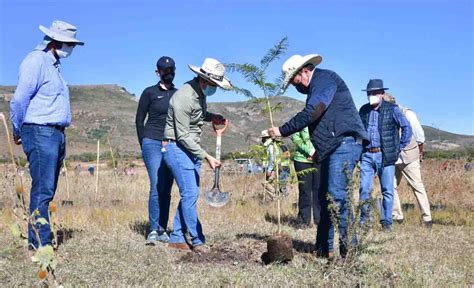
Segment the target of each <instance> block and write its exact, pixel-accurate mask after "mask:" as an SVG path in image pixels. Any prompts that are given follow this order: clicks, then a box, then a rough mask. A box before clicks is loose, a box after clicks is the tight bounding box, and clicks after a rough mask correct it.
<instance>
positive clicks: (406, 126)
mask: <svg viewBox="0 0 474 288" xmlns="http://www.w3.org/2000/svg"><path fill="white" fill-rule="evenodd" d="M393 119H394V120H395V123H396V124H397V126H398V127H400V129H401V130H402V135H401V137H400V150H402V149H403V148H404V147H405V146H406V145H408V143H410V140H411V127H410V123H409V122H408V120H407V118H406V117H405V116H404V115H403V114H402V111H401V110H400V108H398V107H395V108H394V110H393ZM408 130H410V133H409V132H408ZM367 133H368V134H369V138H370V139H369V140H370V143H369V144H368V145H367V146H366V148H379V147H380V134H379V111H378V110H375V109H373V110H372V111H371V112H370V115H369V126H368V127H367Z"/></svg>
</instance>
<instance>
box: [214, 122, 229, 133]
mask: <svg viewBox="0 0 474 288" xmlns="http://www.w3.org/2000/svg"><path fill="white" fill-rule="evenodd" d="M228 124H229V121H228V120H227V119H226V120H225V121H224V127H222V128H220V129H218V128H217V126H218V125H216V124H215V123H214V122H213V123H212V129H214V132H216V134H217V137H220V136H222V134H224V131H225V129H227V125H228Z"/></svg>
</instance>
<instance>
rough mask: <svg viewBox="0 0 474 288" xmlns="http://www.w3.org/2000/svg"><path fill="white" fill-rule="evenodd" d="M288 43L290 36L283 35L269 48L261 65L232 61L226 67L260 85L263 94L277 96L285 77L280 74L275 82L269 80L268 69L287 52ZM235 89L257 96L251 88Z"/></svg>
mask: <svg viewBox="0 0 474 288" xmlns="http://www.w3.org/2000/svg"><path fill="white" fill-rule="evenodd" d="M288 45H289V44H288V38H287V37H283V38H282V39H281V40H280V41H279V42H278V43H277V44H276V45H275V46H274V47H273V48H271V49H270V50H268V52H267V53H266V54H265V56H263V58H262V59H261V60H260V65H258V66H257V65H255V64H251V63H244V64H239V63H230V64H226V68H227V69H228V70H229V71H230V72H238V73H240V74H241V75H242V77H244V79H245V80H246V81H247V82H249V83H251V84H253V85H255V86H257V87H259V88H260V89H261V90H262V92H263V94H264V95H263V96H265V97H271V96H276V95H278V93H279V92H280V91H281V88H282V85H281V84H282V79H283V78H282V75H280V76H279V77H278V78H277V79H276V80H275V81H274V82H268V81H267V69H268V67H269V66H270V64H271V63H272V62H273V61H275V60H277V59H279V58H280V57H281V56H282V55H283V54H285V52H286V50H287V49H288ZM234 91H235V92H237V93H240V94H243V95H245V96H247V97H249V98H256V97H255V96H254V95H252V93H250V92H249V90H246V89H243V88H239V87H235V88H234ZM247 92H248V93H247Z"/></svg>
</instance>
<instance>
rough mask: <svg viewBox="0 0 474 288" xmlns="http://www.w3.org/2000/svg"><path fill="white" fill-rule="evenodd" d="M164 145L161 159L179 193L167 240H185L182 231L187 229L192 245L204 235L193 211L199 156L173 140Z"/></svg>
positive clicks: (195, 211)
mask: <svg viewBox="0 0 474 288" xmlns="http://www.w3.org/2000/svg"><path fill="white" fill-rule="evenodd" d="M164 148H165V151H164V152H163V154H164V160H165V163H166V165H168V167H169V168H170V170H171V172H172V173H173V176H174V179H175V180H176V184H177V185H178V188H179V195H180V196H181V200H180V201H179V204H178V209H177V210H176V215H175V217H174V222H173V232H172V233H171V235H170V243H184V242H186V239H185V237H184V233H186V231H188V232H189V235H190V236H191V242H192V245H193V246H197V245H201V244H204V243H205V242H206V239H205V237H204V234H203V233H202V226H201V222H199V219H198V215H197V200H198V197H199V177H200V174H199V173H200V169H201V160H199V159H198V158H197V157H196V156H194V155H192V154H191V153H189V152H188V151H186V149H185V148H184V147H183V146H181V145H179V144H176V143H174V142H170V143H167V145H165V146H164Z"/></svg>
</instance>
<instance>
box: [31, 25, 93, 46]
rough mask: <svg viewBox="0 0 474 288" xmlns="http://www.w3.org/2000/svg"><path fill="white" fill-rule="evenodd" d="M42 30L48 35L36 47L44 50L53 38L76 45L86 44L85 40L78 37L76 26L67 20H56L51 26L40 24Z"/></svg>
mask: <svg viewBox="0 0 474 288" xmlns="http://www.w3.org/2000/svg"><path fill="white" fill-rule="evenodd" d="M38 28H39V29H40V30H41V32H43V33H44V34H45V35H46V36H45V37H44V39H43V41H42V42H41V43H40V44H38V46H36V49H39V50H43V49H45V48H46V46H47V45H48V44H49V43H50V42H51V41H53V40H56V41H59V42H66V43H75V44H76V45H80V46H82V45H84V42H83V41H80V40H78V39H77V38H76V33H77V28H76V26H74V25H72V24H70V23H67V22H65V21H60V20H54V21H53V23H52V24H51V26H50V27H49V28H46V27H44V26H43V25H39V27H38Z"/></svg>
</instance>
